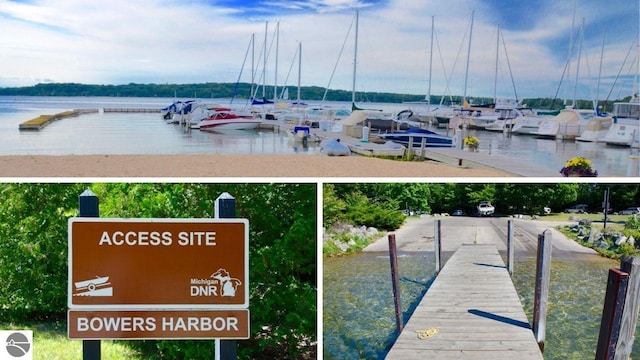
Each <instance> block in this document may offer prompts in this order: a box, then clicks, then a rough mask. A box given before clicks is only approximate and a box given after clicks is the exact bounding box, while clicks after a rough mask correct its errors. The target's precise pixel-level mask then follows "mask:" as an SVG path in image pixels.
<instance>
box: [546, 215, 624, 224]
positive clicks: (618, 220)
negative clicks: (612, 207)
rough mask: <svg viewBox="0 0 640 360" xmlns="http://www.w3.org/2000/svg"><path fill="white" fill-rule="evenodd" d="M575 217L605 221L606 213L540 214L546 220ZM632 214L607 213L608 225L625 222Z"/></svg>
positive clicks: (563, 219) (566, 219) (565, 219)
mask: <svg viewBox="0 0 640 360" xmlns="http://www.w3.org/2000/svg"><path fill="white" fill-rule="evenodd" d="M572 216H573V217H575V218H578V219H585V220H591V221H595V222H602V221H604V214H602V213H600V214H568V213H553V214H549V215H544V216H540V220H544V221H572V220H569V219H570V218H571V217H572ZM630 216H631V215H607V225H608V222H612V223H619V224H624V223H625V222H627V221H628V220H629V217H630Z"/></svg>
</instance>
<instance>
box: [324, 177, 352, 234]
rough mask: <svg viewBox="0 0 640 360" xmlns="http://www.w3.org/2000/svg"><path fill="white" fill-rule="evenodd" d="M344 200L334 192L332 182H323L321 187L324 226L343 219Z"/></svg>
mask: <svg viewBox="0 0 640 360" xmlns="http://www.w3.org/2000/svg"><path fill="white" fill-rule="evenodd" d="M346 206H347V205H346V204H345V202H344V201H343V200H342V199H340V198H339V197H338V196H337V195H336V192H335V187H334V185H333V184H324V185H323V187H322V213H323V216H324V223H323V225H324V226H325V227H330V226H332V225H334V224H337V223H339V222H342V221H344V220H345V217H344V211H345V209H346Z"/></svg>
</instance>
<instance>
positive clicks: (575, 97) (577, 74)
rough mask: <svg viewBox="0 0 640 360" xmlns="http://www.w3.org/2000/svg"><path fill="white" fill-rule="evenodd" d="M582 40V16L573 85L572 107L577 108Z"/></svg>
mask: <svg viewBox="0 0 640 360" xmlns="http://www.w3.org/2000/svg"><path fill="white" fill-rule="evenodd" d="M583 41H584V18H582V24H581V25H580V45H579V46H578V63H577V64H576V82H575V84H574V87H573V104H572V105H573V108H574V109H577V107H576V101H577V98H578V79H580V58H581V57H582V42H583Z"/></svg>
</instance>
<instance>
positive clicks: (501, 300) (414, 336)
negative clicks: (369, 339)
mask: <svg viewBox="0 0 640 360" xmlns="http://www.w3.org/2000/svg"><path fill="white" fill-rule="evenodd" d="M386 359H493V360H500V359H505V360H506V359H509V360H511V359H517V360H528V359H539V360H542V359H543V356H542V353H541V351H540V348H539V346H538V344H537V342H536V340H535V337H534V334H533V331H532V330H531V326H530V325H529V322H528V320H527V316H526V315H525V313H524V310H523V308H522V303H521V302H520V298H519V297H518V294H517V292H516V290H515V287H514V285H513V282H512V280H511V277H510V276H509V272H508V271H507V268H506V267H505V265H504V262H503V261H502V258H501V256H500V254H499V253H498V250H497V249H496V246H495V245H467V244H465V245H462V247H460V249H458V250H457V251H456V252H455V254H454V255H453V256H452V257H451V258H450V259H449V260H448V261H447V263H446V264H445V266H444V267H443V268H442V270H441V271H440V273H439V274H438V276H437V277H436V279H435V281H434V282H433V284H432V285H431V287H430V288H429V290H428V291H427V293H426V294H425V296H424V297H423V299H422V300H421V301H420V304H419V305H418V307H417V308H416V309H415V311H414V312H413V315H412V316H411V319H409V321H408V322H407V324H406V325H405V326H404V329H403V330H402V333H401V334H400V336H399V337H398V338H397V339H396V341H395V343H394V345H393V347H392V348H391V350H390V351H389V353H388V354H387V357H386Z"/></svg>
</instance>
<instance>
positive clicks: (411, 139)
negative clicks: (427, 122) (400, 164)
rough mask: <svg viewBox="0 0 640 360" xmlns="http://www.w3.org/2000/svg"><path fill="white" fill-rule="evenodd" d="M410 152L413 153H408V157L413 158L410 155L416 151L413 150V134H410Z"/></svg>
mask: <svg viewBox="0 0 640 360" xmlns="http://www.w3.org/2000/svg"><path fill="white" fill-rule="evenodd" d="M408 150H409V154H411V155H407V158H408V159H411V157H410V156H412V155H414V154H415V153H414V152H413V136H409V149H408Z"/></svg>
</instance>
